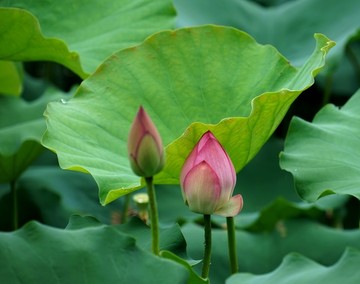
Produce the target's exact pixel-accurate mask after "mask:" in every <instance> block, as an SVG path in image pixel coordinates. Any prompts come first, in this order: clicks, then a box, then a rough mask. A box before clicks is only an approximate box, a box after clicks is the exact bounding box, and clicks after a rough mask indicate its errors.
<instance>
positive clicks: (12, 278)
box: [0, 220, 189, 284]
mask: <svg viewBox="0 0 360 284" xmlns="http://www.w3.org/2000/svg"><path fill="white" fill-rule="evenodd" d="M79 222H80V223H79ZM164 271H166V273H164ZM188 274H189V273H188V271H187V270H186V268H184V267H183V266H181V265H179V264H177V263H175V262H171V261H169V260H166V259H163V258H160V257H156V256H154V255H153V254H151V253H150V252H146V251H144V250H142V249H140V248H139V247H138V246H137V245H136V243H135V240H134V239H133V238H132V237H130V236H129V235H127V234H124V233H122V232H121V231H120V230H118V229H117V228H116V227H112V226H105V225H99V224H98V223H97V222H95V221H92V220H90V221H89V220H88V221H86V222H84V221H83V220H80V221H77V220H72V222H71V224H70V226H69V228H68V229H67V230H60V229H55V228H51V227H48V226H44V225H41V224H39V223H37V222H30V223H28V224H27V225H25V226H24V227H22V228H21V229H20V230H18V231H15V232H11V233H0V276H1V280H2V282H4V283H64V284H65V283H94V284H95V283H164V284H165V283H186V281H187V278H188Z"/></svg>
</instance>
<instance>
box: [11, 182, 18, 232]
mask: <svg viewBox="0 0 360 284" xmlns="http://www.w3.org/2000/svg"><path fill="white" fill-rule="evenodd" d="M10 191H11V196H12V201H13V229H14V231H15V230H16V229H17V228H18V227H19V216H18V198H17V190H16V182H15V181H11V182H10Z"/></svg>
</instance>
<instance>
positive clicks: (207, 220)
mask: <svg viewBox="0 0 360 284" xmlns="http://www.w3.org/2000/svg"><path fill="white" fill-rule="evenodd" d="M204 230H205V249H204V260H203V267H202V275H201V276H202V277H203V278H208V277H209V271H210V262H211V215H208V214H204Z"/></svg>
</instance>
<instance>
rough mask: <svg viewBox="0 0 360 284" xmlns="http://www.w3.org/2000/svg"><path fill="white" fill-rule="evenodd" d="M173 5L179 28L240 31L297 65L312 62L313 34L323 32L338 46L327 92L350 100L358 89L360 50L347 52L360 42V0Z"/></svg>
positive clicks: (326, 74)
mask: <svg viewBox="0 0 360 284" xmlns="http://www.w3.org/2000/svg"><path fill="white" fill-rule="evenodd" d="M256 2H259V3H260V4H263V5H264V6H260V5H259V3H256ZM281 2H282V3H281ZM174 3H175V7H176V10H177V11H178V18H177V26H178V27H187V26H196V25H204V24H216V25H225V26H231V27H235V28H238V29H241V30H244V31H245V32H247V33H249V34H250V35H251V36H253V37H254V38H255V39H256V40H257V41H258V42H259V43H262V44H271V45H273V46H275V47H276V48H277V49H278V50H279V51H280V52H281V53H282V54H283V55H284V56H285V57H286V58H288V59H289V60H290V62H291V63H292V64H293V65H295V66H300V65H302V64H304V62H305V61H306V60H307V57H308V54H309V53H310V52H311V48H312V40H313V39H312V35H313V34H314V33H323V34H325V35H327V36H328V37H329V38H331V39H332V40H333V41H335V42H336V47H334V48H333V50H332V52H331V53H330V54H329V56H328V59H327V64H326V66H325V68H324V70H323V72H322V73H321V74H320V75H319V79H321V80H319V82H320V84H321V86H322V88H323V89H324V88H325V89H328V90H331V91H333V92H337V93H340V94H346V95H348V96H350V95H351V94H352V93H353V92H355V91H356V90H357V88H359V76H360V75H359V74H360V73H359V61H356V57H357V58H359V57H360V51H359V50H358V49H352V54H351V55H350V56H349V53H348V44H349V42H351V41H357V42H358V43H359V42H360V18H359V15H358V11H359V10H360V1H358V0H347V1H344V2H342V4H341V5H339V1H338V0H316V1H313V0H292V1H286V0H284V1H282V0H279V1H276V0H274V1H272V0H257V1H246V0H245V1H238V0H224V1H221V2H220V1H217V0H197V1H192V0H175V1H174ZM324 10H326V13H324V12H323V11H324ZM349 61H350V63H349ZM354 67H355V69H354Z"/></svg>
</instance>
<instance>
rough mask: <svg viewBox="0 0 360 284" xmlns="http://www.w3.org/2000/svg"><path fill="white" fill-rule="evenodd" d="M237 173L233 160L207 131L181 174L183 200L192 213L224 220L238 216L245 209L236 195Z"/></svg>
mask: <svg viewBox="0 0 360 284" xmlns="http://www.w3.org/2000/svg"><path fill="white" fill-rule="evenodd" d="M235 184H236V172H235V169H234V166H233V164H232V162H231V159H230V157H229V156H228V154H227V153H226V152H225V150H224V149H223V147H222V146H221V145H220V143H219V142H218V141H217V140H216V138H215V137H214V135H213V134H212V133H211V132H210V131H208V132H206V133H205V134H204V135H203V136H202V137H201V139H200V140H199V142H198V143H197V144H196V145H195V148H194V149H193V150H192V152H191V153H190V155H189V156H188V157H187V159H186V161H185V163H184V165H183V168H182V170H181V175H180V185H181V189H182V194H183V198H184V200H185V202H186V204H187V205H188V206H189V208H190V210H191V211H193V212H196V213H201V214H217V215H221V216H225V217H233V216H235V215H237V214H238V213H239V212H240V210H241V209H242V206H243V199H242V196H241V195H240V194H238V195H236V196H233V197H232V194H233V192H234V187H235Z"/></svg>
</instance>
